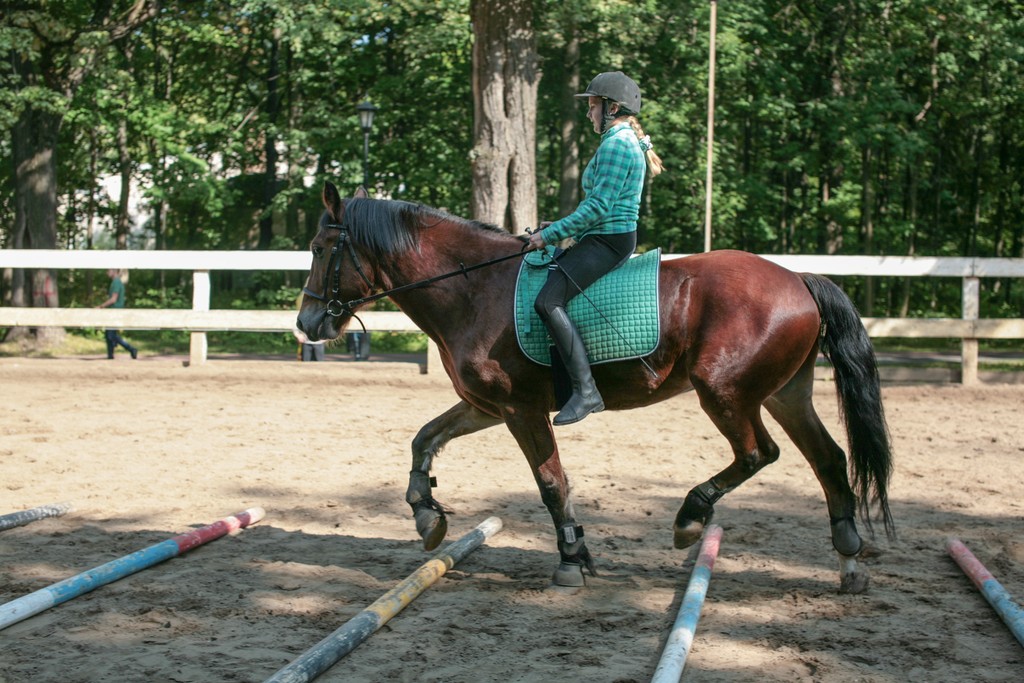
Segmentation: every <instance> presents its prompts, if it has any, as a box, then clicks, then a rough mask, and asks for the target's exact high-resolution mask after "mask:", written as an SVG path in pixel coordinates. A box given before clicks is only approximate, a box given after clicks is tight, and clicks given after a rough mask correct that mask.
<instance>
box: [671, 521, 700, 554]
mask: <svg viewBox="0 0 1024 683" xmlns="http://www.w3.org/2000/svg"><path fill="white" fill-rule="evenodd" d="M703 533H704V525H703V524H701V523H700V522H697V521H694V520H690V521H688V522H687V523H686V525H685V526H676V527H675V529H674V533H673V535H672V544H673V545H674V546H675V547H676V548H677V549H679V550H682V549H683V548H689V547H690V546H691V545H693V544H694V543H696V542H697V541H699V540H700V537H701V535H702V534H703Z"/></svg>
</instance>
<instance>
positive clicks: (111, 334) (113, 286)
mask: <svg viewBox="0 0 1024 683" xmlns="http://www.w3.org/2000/svg"><path fill="white" fill-rule="evenodd" d="M107 277H109V278H110V287H109V288H108V289H107V300H106V301H104V302H103V303H101V304H100V305H99V306H97V307H96V308H124V307H125V288H124V282H123V281H122V280H121V271H119V270H117V269H116V268H111V269H109V270H108V271H107ZM104 336H105V337H106V339H107V359H108V360H113V358H114V350H115V349H116V348H117V347H118V346H123V347H124V348H125V349H126V350H127V351H128V353H130V354H131V355H132V360H135V359H136V358H138V357H139V350H138V349H137V348H135V347H134V346H132V345H131V344H129V343H128V342H126V341H125V340H124V339H122V338H121V333H120V332H119V331H118V330H115V329H107V330H105V331H104Z"/></svg>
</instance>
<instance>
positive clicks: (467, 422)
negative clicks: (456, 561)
mask: <svg viewBox="0 0 1024 683" xmlns="http://www.w3.org/2000/svg"><path fill="white" fill-rule="evenodd" d="M497 424H501V419H500V418H497V417H492V416H491V415H488V414H486V413H484V412H482V411H480V410H478V409H477V408H474V407H473V406H472V405H470V404H469V403H466V402H465V401H460V402H459V403H457V404H456V405H454V406H452V407H451V408H449V409H448V410H447V411H445V412H444V414H442V415H440V416H438V417H435V418H434V419H433V420H431V421H430V422H428V423H427V424H425V425H423V427H422V428H421V429H420V431H419V433H418V434H416V438H414V439H413V440H412V470H411V471H410V472H409V488H408V489H407V490H406V492H405V500H406V502H407V503H409V505H410V506H412V512H413V516H414V517H415V518H416V531H417V532H418V533H419V535H420V538H422V539H423V548H424V550H433V549H434V548H436V547H437V546H438V545H440V544H441V541H443V540H444V537H445V534H446V533H448V521H447V520H446V519H445V509H444V506H443V505H441V504H440V503H438V502H437V501H436V500H434V497H433V495H431V492H430V489H431V487H432V486H433V485H434V480H433V478H432V477H431V476H430V468H431V465H432V464H433V461H434V456H436V455H437V454H438V453H440V452H441V449H443V448H444V447H445V445H446V444H447V443H448V442H449V441H451V440H452V439H455V438H457V437H460V436H465V435H466V434H472V433H473V432H478V431H480V430H481V429H487V428H488V427H493V426H495V425H497Z"/></svg>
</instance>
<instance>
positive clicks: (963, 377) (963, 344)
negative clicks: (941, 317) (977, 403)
mask: <svg viewBox="0 0 1024 683" xmlns="http://www.w3.org/2000/svg"><path fill="white" fill-rule="evenodd" d="M980 290H981V286H980V280H979V279H978V278H976V277H965V278H964V288H963V319H964V320H969V321H971V323H977V321H978V315H979V313H980V312H981V306H980V304H979V298H980V297H979V293H980ZM960 383H961V384H964V385H968V386H970V385H974V384H977V383H978V340H977V338H975V337H964V338H963V339H961V340H960Z"/></svg>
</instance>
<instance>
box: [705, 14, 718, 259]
mask: <svg viewBox="0 0 1024 683" xmlns="http://www.w3.org/2000/svg"><path fill="white" fill-rule="evenodd" d="M717 24H718V3H717V2H715V0H711V36H710V38H709V40H708V42H709V48H708V51H709V56H708V171H707V181H706V183H705V190H704V251H711V189H712V161H713V149H714V144H715V34H716V25H717Z"/></svg>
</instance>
